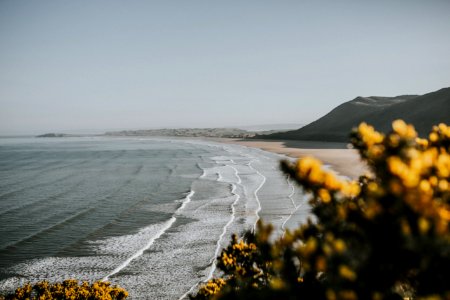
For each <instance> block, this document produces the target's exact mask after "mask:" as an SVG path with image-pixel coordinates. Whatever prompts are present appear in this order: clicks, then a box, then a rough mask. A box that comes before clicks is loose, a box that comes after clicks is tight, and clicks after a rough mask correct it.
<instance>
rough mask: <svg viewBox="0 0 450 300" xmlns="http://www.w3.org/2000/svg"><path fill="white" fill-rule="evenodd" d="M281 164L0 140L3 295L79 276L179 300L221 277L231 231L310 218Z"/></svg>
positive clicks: (123, 142) (91, 142) (109, 144)
mask: <svg viewBox="0 0 450 300" xmlns="http://www.w3.org/2000/svg"><path fill="white" fill-rule="evenodd" d="M279 160H280V156H278V155H276V154H272V153H268V152H264V151H261V150H259V149H252V148H246V147H242V146H236V145H228V144H219V143H214V142H205V141H198V140H179V139H178V140H170V139H156V138H111V137H109V138H106V137H86V138H53V139H52V138H1V139H0V291H2V292H7V291H11V290H13V289H14V288H16V287H17V286H18V285H21V284H23V283H25V282H36V281H39V280H44V279H46V280H50V281H61V280H64V279H68V278H77V279H80V280H88V281H94V280H109V281H111V282H112V283H113V284H119V285H120V286H122V287H124V288H126V289H127V290H128V291H129V292H130V299H180V298H183V297H185V296H186V295H187V294H188V293H189V292H192V291H195V290H196V288H197V285H198V283H199V282H202V281H205V280H207V279H209V278H211V277H212V276H214V275H217V274H218V270H216V268H215V258H216V257H217V255H218V254H219V253H220V250H221V249H222V248H223V247H225V246H226V245H227V244H228V242H229V241H230V237H231V234H232V233H238V234H242V232H243V231H245V230H249V229H253V228H254V226H255V223H256V221H257V220H258V219H260V218H261V219H263V220H264V221H266V222H271V223H273V224H274V225H275V228H276V234H277V235H280V234H282V233H283V231H284V230H285V229H286V228H294V227H296V226H297V225H298V224H299V223H301V222H304V221H305V220H306V218H307V217H308V216H309V212H310V209H309V206H308V204H307V197H306V196H305V195H304V194H302V192H301V190H300V189H299V188H298V187H297V186H296V185H294V184H293V183H292V182H291V180H289V178H287V177H286V176H285V175H283V174H282V173H281V172H280V171H279V169H278V164H279Z"/></svg>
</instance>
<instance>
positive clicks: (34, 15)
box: [0, 0, 450, 134]
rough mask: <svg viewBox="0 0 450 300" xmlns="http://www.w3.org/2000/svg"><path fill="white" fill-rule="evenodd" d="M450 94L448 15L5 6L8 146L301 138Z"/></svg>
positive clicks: (211, 6)
mask: <svg viewBox="0 0 450 300" xmlns="http://www.w3.org/2000/svg"><path fill="white" fill-rule="evenodd" d="M448 86H450V1H448V0H426V1H425V0H377V1H360V0H354V1H350V0H340V1H336V0H329V1H324V0H319V1H300V0H295V1H294V0H291V1H289V0H281V1H275V0H273V1H265V0H257V1H250V0H249V1H232V0H230V1H214V0H208V1H206V0H205V1H197V0H189V1H186V0H179V1H175V0H173V1H171V0H167V1H134V0H130V1H114V0H108V1H96V0H90V1H87V0H86V1H81V0H80V1H66V0H57V1H56V0H55V1H48V0H40V1H25V0H1V1H0V134H25V133H33V134H34V133H43V132H64V131H89V130H91V131H92V130H94V131H102V130H110V129H146V128H162V127H172V128H173V127H232V126H243V125H255V124H279V123H298V124H306V123H309V122H311V121H314V120H315V119H317V118H319V117H321V116H322V115H324V114H326V113H327V112H329V111H330V110H331V109H333V108H334V107H336V106H337V105H339V104H341V103H343V102H346V101H349V100H351V99H353V98H355V97H357V96H373V95H377V96H396V95H402V94H424V93H428V92H432V91H435V90H438V89H440V88H443V87H448Z"/></svg>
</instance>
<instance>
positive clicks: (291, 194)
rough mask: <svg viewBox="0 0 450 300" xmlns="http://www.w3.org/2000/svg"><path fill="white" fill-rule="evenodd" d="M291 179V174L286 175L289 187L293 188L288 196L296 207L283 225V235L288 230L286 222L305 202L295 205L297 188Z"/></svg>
mask: <svg viewBox="0 0 450 300" xmlns="http://www.w3.org/2000/svg"><path fill="white" fill-rule="evenodd" d="M290 179H291V176H290V175H289V174H288V175H287V177H286V182H287V184H288V185H289V187H290V188H291V190H292V191H291V193H290V194H289V195H288V198H289V199H291V202H292V206H294V209H293V210H292V211H291V214H290V215H289V216H288V217H287V218H286V220H284V222H283V224H282V225H281V230H283V235H282V237H283V236H284V234H285V232H286V228H285V226H286V223H287V222H288V221H289V220H290V219H291V217H292V216H293V215H294V214H295V213H296V212H297V210H298V209H299V208H300V206H302V204H303V203H301V204H299V205H298V206H297V205H295V202H294V198H293V196H294V194H295V188H294V185H293V184H292V182H291V180H290Z"/></svg>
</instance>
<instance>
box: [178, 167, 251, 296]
mask: <svg viewBox="0 0 450 300" xmlns="http://www.w3.org/2000/svg"><path fill="white" fill-rule="evenodd" d="M230 161H231V162H232V163H234V161H233V160H232V159H231V160H230ZM227 166H228V167H230V168H232V169H233V170H234V174H235V176H236V178H237V182H236V183H237V184H239V185H240V184H241V183H242V180H241V177H240V176H239V173H238V170H237V169H236V168H235V167H233V166H231V165H227ZM219 175H220V174H219ZM217 181H222V177H221V176H219V178H218V179H217ZM231 186H232V188H231V193H232V194H234V195H235V199H234V201H233V203H232V204H231V218H230V220H228V222H227V224H225V226H224V227H223V228H222V234H221V235H220V236H219V239H218V240H217V243H216V245H217V246H216V250H215V251H214V256H213V258H212V261H211V269H210V270H209V273H208V277H207V278H206V279H205V280H202V281H199V282H197V283H196V284H194V285H193V286H192V287H191V288H190V289H189V290H188V291H187V292H186V293H184V294H183V295H182V296H181V297H180V298H178V300H181V299H185V298H186V297H187V296H188V295H189V294H190V293H192V291H193V290H194V289H195V287H196V286H198V284H199V283H201V282H207V281H208V280H210V279H211V278H212V277H213V275H214V271H215V270H216V268H217V267H216V264H217V256H218V255H219V252H220V250H221V248H220V245H221V242H222V240H223V238H224V236H225V234H226V233H227V229H228V227H229V226H230V225H231V224H232V223H233V221H234V219H235V218H236V217H235V214H236V208H235V206H236V204H237V203H238V202H239V199H240V198H241V196H239V194H238V193H236V189H237V186H236V185H235V184H234V183H232V184H231Z"/></svg>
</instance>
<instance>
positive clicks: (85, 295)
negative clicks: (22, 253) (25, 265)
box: [5, 279, 128, 300]
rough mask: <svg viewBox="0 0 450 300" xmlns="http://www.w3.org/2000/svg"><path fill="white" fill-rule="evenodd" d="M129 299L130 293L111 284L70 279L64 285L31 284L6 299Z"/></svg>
mask: <svg viewBox="0 0 450 300" xmlns="http://www.w3.org/2000/svg"><path fill="white" fill-rule="evenodd" d="M127 297H128V292H127V291H126V290H124V289H123V288H121V287H118V286H111V284H110V283H109V282H102V281H97V282H94V283H93V284H89V283H88V282H86V281H84V282H82V283H81V284H78V281H77V280H74V279H68V280H65V281H63V282H62V283H60V282H57V283H54V284H50V283H49V282H48V281H41V282H38V283H36V284H35V285H31V284H29V283H27V284H25V285H24V286H22V287H19V288H17V289H16V291H15V293H14V294H11V295H7V296H6V297H5V299H11V300H22V299H23V300H25V299H27V300H38V299H39V300H44V299H45V300H51V299H54V300H57V299H58V300H59V299H67V300H69V299H70V300H94V299H95V300H121V299H125V298H127Z"/></svg>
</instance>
